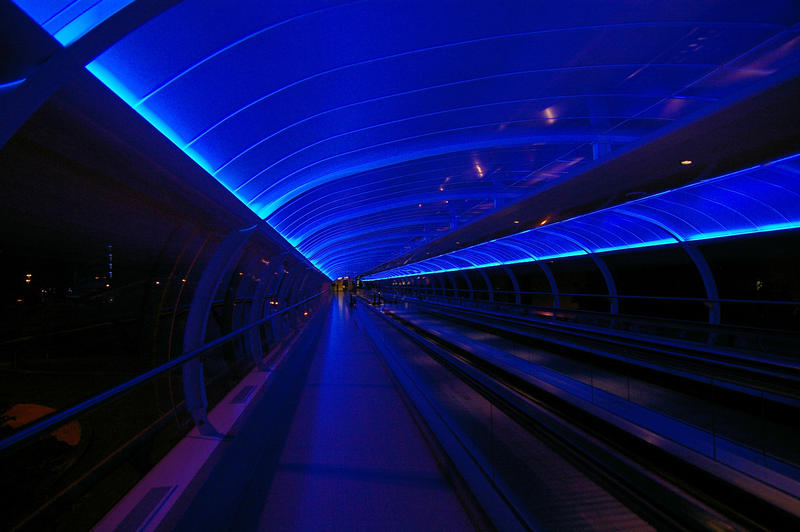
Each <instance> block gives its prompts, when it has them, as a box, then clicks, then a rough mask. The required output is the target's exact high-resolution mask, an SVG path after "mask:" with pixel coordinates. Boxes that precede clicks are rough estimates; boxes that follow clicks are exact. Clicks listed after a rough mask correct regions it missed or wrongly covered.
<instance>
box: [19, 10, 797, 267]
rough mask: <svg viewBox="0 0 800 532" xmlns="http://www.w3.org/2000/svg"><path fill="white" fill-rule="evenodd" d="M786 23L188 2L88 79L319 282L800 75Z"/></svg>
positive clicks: (662, 15)
mask: <svg viewBox="0 0 800 532" xmlns="http://www.w3.org/2000/svg"><path fill="white" fill-rule="evenodd" d="M17 3H18V4H19V5H21V6H22V7H23V8H26V5H28V4H29V3H30V4H31V5H33V4H35V2H28V1H27V0H18V1H17ZM61 4H63V5H61ZM72 4H73V3H71V2H66V1H64V2H61V3H59V2H54V3H52V8H53V10H54V12H58V11H59V9H60V7H59V6H61V8H65V7H68V6H70V5H72ZM100 4H105V5H106V8H108V9H107V11H108V12H109V13H113V12H114V11H115V10H116V9H120V8H121V7H123V6H124V4H125V2H124V1H119V2H115V1H112V0H103V1H102V2H100ZM114 6H116V7H114ZM112 8H113V9H112ZM31 9H34V10H35V9H36V8H35V7H34V8H31ZM29 12H30V11H29ZM799 12H800V8H798V6H797V5H796V2H792V1H789V0H774V1H765V2H758V3H752V2H735V3H731V2H728V1H724V0H717V1H707V2H696V1H689V0H676V1H674V2H661V3H653V2H630V1H603V2H600V1H583V2H581V1H578V2H559V3H552V2H546V3H542V2H529V1H523V0H519V1H509V2H477V3H476V2H470V3H467V4H464V3H462V2H447V1H432V0H427V1H424V2H423V1H408V0H402V1H401V0H396V1H369V2H363V1H359V2H339V1H321V0H309V1H304V2H270V3H266V4H265V3H263V2H255V1H252V2H225V1H222V0H185V1H183V2H181V3H180V4H178V5H176V6H175V7H173V8H171V9H169V10H167V11H165V12H164V13H162V14H161V15H159V16H157V17H156V18H154V19H152V20H151V21H150V22H148V23H146V24H144V25H143V26H141V27H140V28H139V29H138V30H136V31H134V32H132V33H130V34H128V35H127V36H126V37H125V38H123V39H122V40H120V41H119V42H118V43H116V44H115V45H113V46H111V47H110V48H109V49H108V50H106V51H105V53H103V54H102V55H100V56H99V57H98V58H97V59H96V60H95V61H93V62H92V63H90V64H89V65H88V66H87V68H88V69H89V70H90V71H91V72H92V73H93V74H95V76H97V77H98V78H99V79H100V80H101V81H102V82H104V83H105V84H106V85H107V86H108V87H109V88H111V89H112V90H113V91H115V92H116V93H117V94H118V95H119V96H120V97H121V98H123V99H124V100H125V101H126V102H127V103H128V104H130V105H131V106H132V107H133V108H134V109H136V111H138V112H139V113H140V114H141V115H142V116H144V117H145V118H146V119H148V120H149V121H150V122H151V123H152V124H153V125H154V126H155V127H156V128H158V129H159V130H160V131H161V132H162V133H163V134H164V135H166V136H167V137H168V138H169V139H170V140H172V141H173V142H174V143H175V144H176V145H178V146H179V147H180V148H181V149H183V150H184V152H185V153H187V154H188V155H189V156H190V157H192V158H193V159H194V160H195V161H197V162H198V164H200V165H201V166H202V167H203V168H204V169H206V170H207V171H208V172H209V173H210V174H211V175H213V176H214V177H215V178H216V179H217V180H218V181H219V182H220V183H222V184H223V185H224V186H225V187H227V188H228V190H230V191H231V192H232V193H233V194H235V195H236V196H237V197H238V198H239V199H240V200H241V201H242V202H244V203H245V204H246V205H248V206H249V207H250V208H251V209H252V210H253V211H254V212H255V213H257V214H258V215H259V216H261V217H263V218H265V219H266V220H267V221H268V222H269V223H270V224H271V225H272V226H273V227H275V228H276V230H278V231H279V232H280V233H281V234H282V235H283V236H284V237H286V238H287V239H288V240H289V241H290V242H291V243H292V244H293V245H294V246H295V247H297V248H298V250H300V251H301V252H302V253H304V254H305V255H306V256H307V257H308V258H309V259H310V260H311V261H312V263H314V264H315V265H316V266H317V267H318V268H320V269H321V270H322V271H323V272H324V273H326V274H327V275H328V276H330V277H339V276H343V275H351V276H352V275H356V274H358V273H361V272H364V271H368V270H372V269H374V268H375V267H377V266H379V265H380V264H383V263H385V262H386V261H388V260H390V259H391V258H394V257H397V256H398V255H401V254H403V253H405V252H407V251H408V250H409V249H413V248H415V247H417V246H419V245H422V244H424V243H426V242H427V241H429V240H428V239H427V238H425V237H420V236H419V235H420V234H427V233H429V234H431V235H440V234H442V232H447V231H450V230H453V229H455V228H456V227H458V226H462V225H464V224H468V223H470V222H471V221H474V220H476V219H478V218H480V217H482V216H485V215H486V214H488V213H490V212H492V211H494V210H496V209H498V208H501V207H503V206H505V205H508V204H510V203H511V202H513V201H516V200H518V199H521V198H523V197H527V196H530V195H531V194H534V193H535V192H536V191H537V189H538V188H539V187H542V186H544V185H546V184H547V183H550V182H552V181H554V180H556V179H559V178H561V177H563V176H565V175H567V174H569V173H570V172H576V171H579V170H580V169H581V168H583V167H584V166H586V165H587V164H588V163H590V162H591V161H592V160H593V159H594V158H597V157H604V156H613V153H614V151H615V150H617V149H618V148H619V147H621V146H625V145H627V144H630V143H632V142H634V141H637V140H639V139H641V138H643V137H646V136H652V135H653V134H654V133H657V132H658V131H659V130H660V129H661V128H663V127H664V126H665V125H668V124H672V123H676V122H678V123H680V122H681V121H685V120H688V118H689V117H690V116H691V115H692V114H693V113H696V112H698V111H701V110H703V109H704V108H707V107H708V106H709V105H711V104H713V103H714V102H716V101H718V100H720V99H723V98H727V97H729V96H731V95H732V94H735V93H736V92H737V91H739V90H740V89H743V88H746V87H747V86H750V85H752V84H753V83H754V82H756V81H759V80H762V79H764V78H766V77H768V76H769V75H770V74H772V73H774V72H776V71H777V70H779V69H781V68H784V67H785V66H786V65H790V64H793V63H796V62H797V61H798V59H800V34H799V33H798V27H797V21H798V14H799ZM37 13H38V15H37V16H39V17H43V16H45V15H42V14H41V9H40V10H39V11H37ZM52 15H53V13H50V16H52ZM34 18H36V16H34ZM37 21H39V22H40V23H42V24H43V27H44V28H45V29H49V26H48V25H47V24H46V20H45V19H42V20H39V19H38V18H37ZM608 154H611V155H608ZM378 232H385V233H386V239H385V241H381V240H379V239H376V238H375V237H376V233H378ZM332 243H335V244H336V245H332Z"/></svg>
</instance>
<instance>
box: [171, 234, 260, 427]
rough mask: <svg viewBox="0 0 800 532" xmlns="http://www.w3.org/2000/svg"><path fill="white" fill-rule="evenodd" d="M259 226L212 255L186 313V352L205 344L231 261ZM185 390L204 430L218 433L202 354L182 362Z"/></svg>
mask: <svg viewBox="0 0 800 532" xmlns="http://www.w3.org/2000/svg"><path fill="white" fill-rule="evenodd" d="M255 228H256V226H253V227H250V228H247V229H242V230H240V231H234V232H233V233H231V234H229V235H228V236H227V237H226V238H225V240H223V241H222V243H220V245H219V246H218V247H217V250H216V252H215V253H214V256H213V257H211V260H210V261H209V263H208V265H207V266H206V268H205V270H203V275H202V276H201V278H200V283H199V284H198V286H197V289H196V290H195V293H194V297H193V298H192V303H191V305H190V307H189V314H188V316H187V317H186V328H185V329H184V333H183V352H184V353H188V352H190V351H194V350H195V349H198V348H200V347H202V346H203V344H204V343H205V339H206V326H207V322H208V316H209V313H210V312H211V305H212V304H213V302H214V294H216V292H217V289H218V288H219V285H220V283H221V282H222V280H223V277H225V272H227V271H229V268H230V267H231V264H234V263H235V261H236V260H237V259H238V257H239V255H240V253H241V251H242V249H243V248H244V245H245V243H246V242H247V240H248V239H249V238H250V236H251V235H252V234H253V233H254V232H255V231H254V230H255ZM183 393H184V396H185V397H186V409H187V410H188V411H189V413H190V414H191V416H192V419H193V420H194V422H195V425H196V426H197V428H198V430H199V431H200V433H201V434H205V435H208V436H213V435H217V434H218V433H217V430H216V429H215V428H214V427H213V426H212V425H211V423H210V422H209V421H208V414H207V412H206V409H207V407H208V400H207V398H206V386H205V381H204V378H203V363H202V361H201V360H200V359H199V358H195V359H193V360H190V361H189V362H187V363H185V364H184V365H183Z"/></svg>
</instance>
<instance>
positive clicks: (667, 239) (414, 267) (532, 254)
mask: <svg viewBox="0 0 800 532" xmlns="http://www.w3.org/2000/svg"><path fill="white" fill-rule="evenodd" d="M798 228H800V154H797V155H793V156H791V157H787V158H784V159H781V160H778V161H773V162H771V163H768V164H764V165H760V166H756V167H753V168H748V169H746V170H742V171H739V172H734V173H732V174H726V175H723V176H719V177H716V178H713V179H708V180H705V181H702V182H700V183H696V184H693V185H689V186H685V187H681V188H678V189H675V190H671V191H668V192H663V193H661V194H656V195H653V196H649V197H646V198H642V199H639V200H635V201H631V202H628V203H624V204H622V205H617V206H615V207H610V208H608V209H603V210H601V211H597V212H593V213H589V214H584V215H582V216H577V217H575V218H571V219H569V220H564V221H561V222H556V223H553V224H550V225H545V226H542V227H537V228H535V229H530V230H528V231H523V232H520V233H517V234H515V235H511V236H507V237H504V238H500V239H497V240H493V241H491V242H486V243H483V244H478V245H476V246H472V247H469V248H466V249H461V250H458V251H454V252H452V253H448V254H446V255H442V256H439V257H435V258H432V259H427V260H424V261H420V262H417V263H415V264H410V265H407V266H403V267H399V268H393V269H391V270H386V271H382V272H379V273H376V274H373V275H369V276H367V277H365V278H364V280H367V281H369V280H381V279H392V278H397V277H406V276H409V275H421V274H426V273H438V272H443V271H452V270H453V269H454V268H452V267H442V264H446V263H447V262H446V260H445V259H447V258H449V257H470V256H475V255H476V254H480V255H484V256H486V257H487V258H486V260H485V262H480V261H474V262H473V261H471V262H473V264H472V265H471V266H468V267H466V268H464V267H462V268H457V269H467V268H475V267H484V266H493V265H498V264H513V263H517V262H534V261H536V260H545V259H554V258H561V257H571V256H576V255H581V254H587V253H603V252H610V251H618V250H625V249H633V248H639V247H648V246H659V245H665V244H678V243H680V242H690V241H694V240H707V239H712V238H722V237H727V236H734V235H745V234H752V233H758V232H765V231H779V230H787V229H798ZM508 247H514V248H516V249H518V250H521V251H524V253H525V254H527V255H528V257H527V258H522V259H520V258H519V257H517V256H515V255H513V254H509V253H508V251H507V248H508Z"/></svg>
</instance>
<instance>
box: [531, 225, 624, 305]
mask: <svg viewBox="0 0 800 532" xmlns="http://www.w3.org/2000/svg"><path fill="white" fill-rule="evenodd" d="M541 231H542V232H543V233H546V234H548V235H554V236H558V237H561V238H563V239H564V240H569V241H570V242H572V243H573V244H575V245H576V246H578V247H579V248H581V249H582V250H583V251H585V252H586V255H588V256H589V258H591V259H592V262H594V265H595V266H597V269H598V270H600V275H602V276H603V280H604V281H605V283H606V290H608V299H609V303H610V305H609V306H610V308H609V313H610V314H619V297H618V294H617V283H615V282H614V277H613V276H612V275H611V270H609V269H608V265H607V264H606V261H604V260H603V258H602V257H600V256H599V255H597V254H596V253H594V252H593V251H592V250H590V249H589V248H587V247H586V246H584V245H583V243H581V242H580V241H579V240H576V239H575V238H572V237H570V236H567V235H563V234H561V233H554V232H553V231H549V230H547V229H542V230H541Z"/></svg>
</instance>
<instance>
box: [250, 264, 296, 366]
mask: <svg viewBox="0 0 800 532" xmlns="http://www.w3.org/2000/svg"><path fill="white" fill-rule="evenodd" d="M288 253H289V252H288V251H284V252H281V253H279V254H278V255H276V256H274V257H270V260H269V264H264V263H263V262H262V261H259V263H260V264H261V267H260V268H259V269H258V270H256V271H257V273H256V275H260V277H258V279H260V281H258V282H257V283H256V288H255V290H254V291H253V303H252V304H251V305H250V312H249V313H248V314H249V316H248V323H254V322H256V321H257V320H260V319H261V318H263V317H264V300H265V299H266V297H267V290H269V287H270V284H272V277H273V275H272V272H273V271H276V268H277V267H278V264H280V260H281V258H282V257H284V256H285V255H287V254H288ZM247 337H248V338H247V345H248V352H249V354H250V358H251V360H252V361H253V362H254V363H255V364H256V366H257V367H258V370H259V371H266V370H267V366H266V365H265V364H264V362H263V360H262V359H263V353H262V350H263V348H262V343H261V328H260V327H255V328H254V329H253V330H251V331H250V332H249V333H248V334H247Z"/></svg>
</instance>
